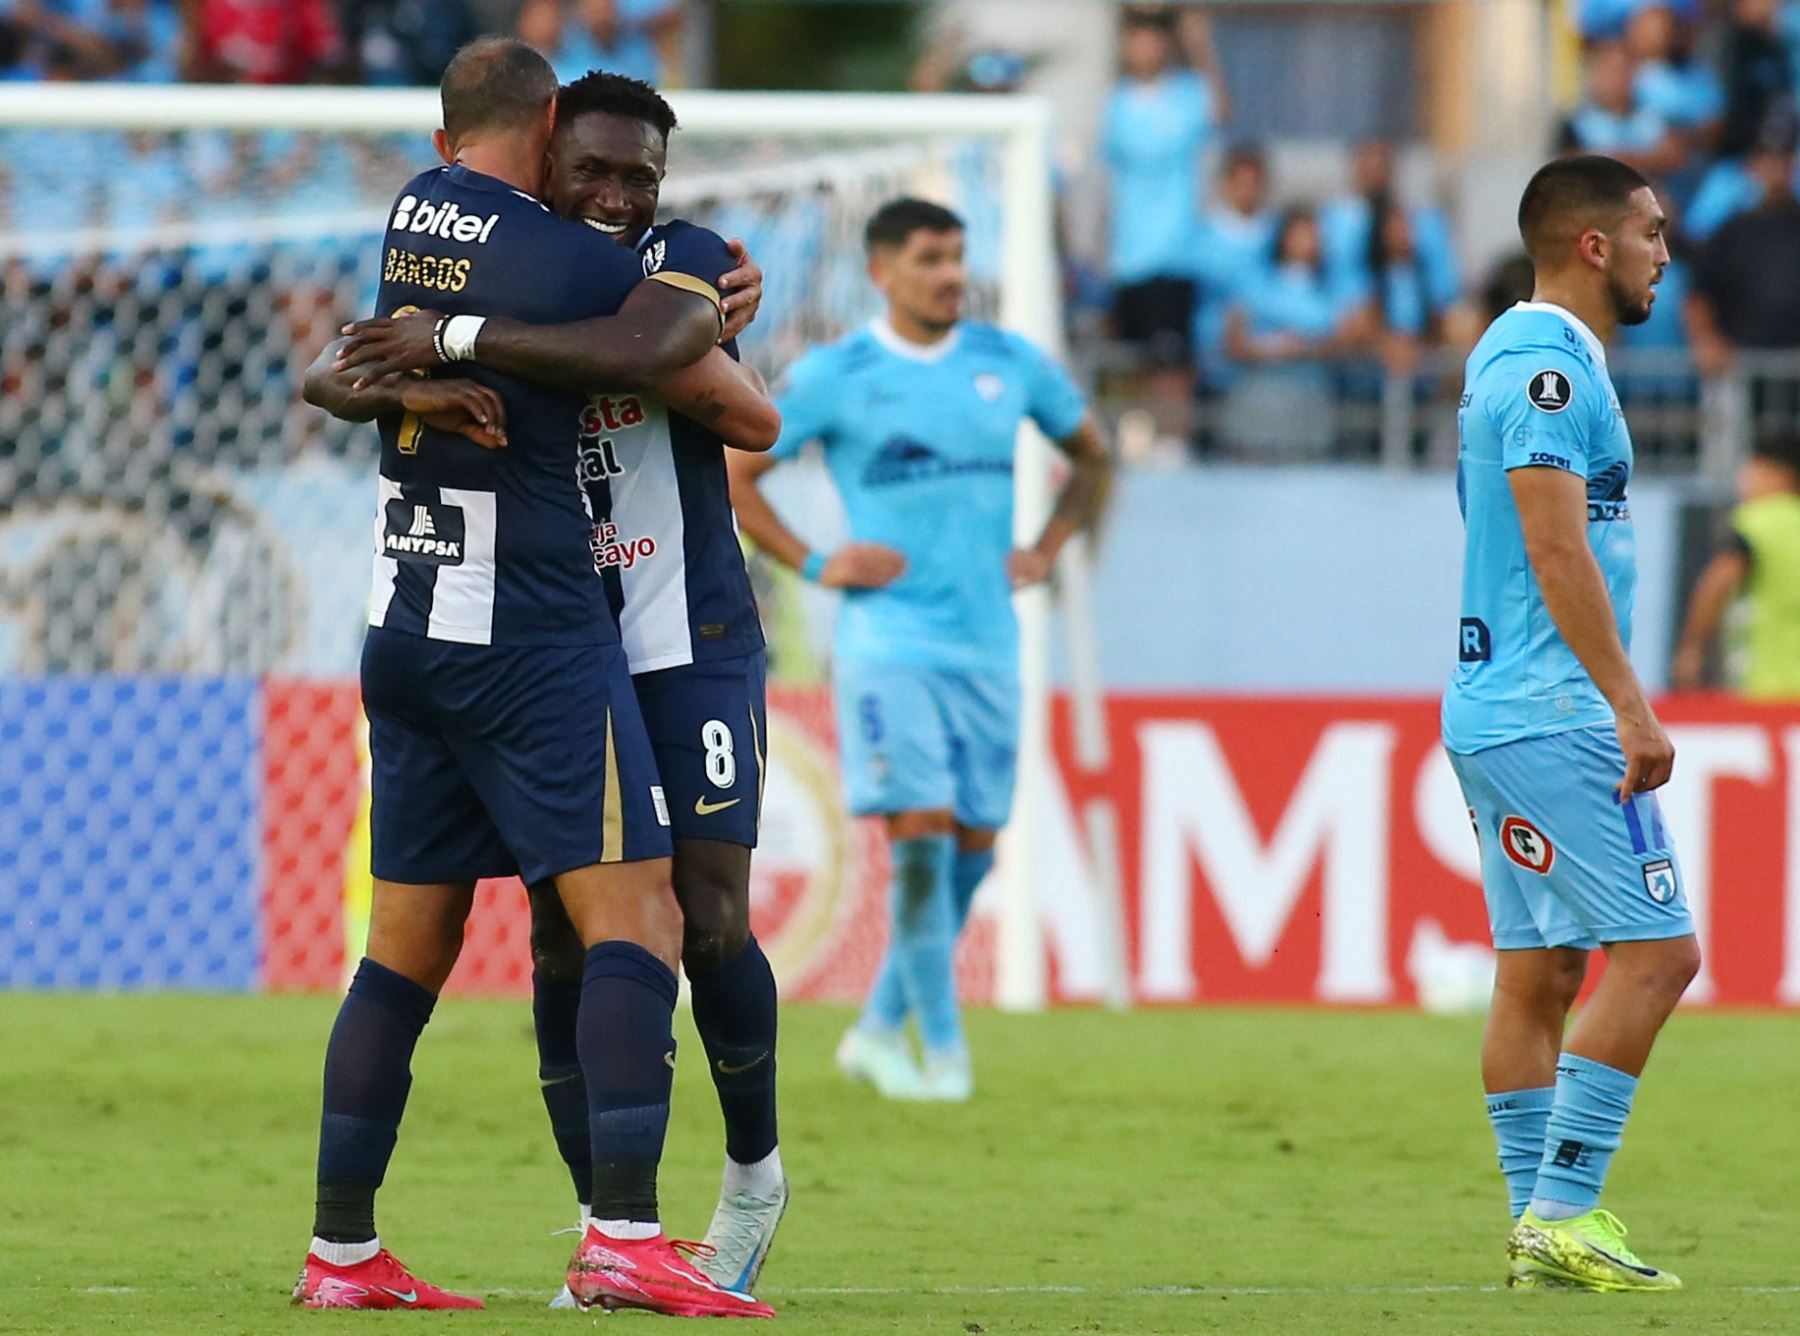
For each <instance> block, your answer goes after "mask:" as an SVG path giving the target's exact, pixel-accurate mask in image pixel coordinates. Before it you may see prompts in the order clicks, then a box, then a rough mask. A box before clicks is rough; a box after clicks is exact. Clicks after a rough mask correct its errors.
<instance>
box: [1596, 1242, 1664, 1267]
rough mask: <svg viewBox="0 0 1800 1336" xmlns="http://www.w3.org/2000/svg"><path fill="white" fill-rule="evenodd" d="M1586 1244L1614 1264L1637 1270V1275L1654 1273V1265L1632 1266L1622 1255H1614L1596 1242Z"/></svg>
mask: <svg viewBox="0 0 1800 1336" xmlns="http://www.w3.org/2000/svg"><path fill="white" fill-rule="evenodd" d="M1582 1242H1583V1243H1587V1240H1586V1239H1583V1240H1582ZM1587 1246H1588V1247H1590V1248H1592V1249H1593V1250H1594V1251H1595V1252H1597V1253H1599V1254H1600V1255H1601V1256H1602V1257H1604V1258H1605V1259H1606V1260H1607V1261H1609V1262H1611V1263H1612V1264H1613V1265H1614V1266H1622V1267H1624V1268H1625V1269H1626V1270H1627V1271H1635V1272H1637V1273H1638V1275H1640V1276H1654V1275H1655V1274H1656V1268H1655V1267H1651V1266H1633V1265H1632V1264H1631V1263H1630V1262H1627V1261H1626V1260H1625V1259H1624V1258H1623V1257H1614V1256H1613V1255H1612V1254H1611V1253H1609V1252H1607V1251H1606V1249H1604V1248H1602V1247H1601V1246H1600V1245H1599V1244H1597V1243H1588V1245H1587Z"/></svg>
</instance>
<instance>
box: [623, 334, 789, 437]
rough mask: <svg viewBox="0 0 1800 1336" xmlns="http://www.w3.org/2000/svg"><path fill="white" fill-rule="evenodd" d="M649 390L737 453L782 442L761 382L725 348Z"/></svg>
mask: <svg viewBox="0 0 1800 1336" xmlns="http://www.w3.org/2000/svg"><path fill="white" fill-rule="evenodd" d="M650 390H651V393H653V394H654V395H655V396H656V397H657V398H658V399H661V400H662V401H663V403H665V404H667V405H668V406H669V407H670V408H672V409H674V410H675V411H676V412H677V413H680V414H681V415H682V416H683V417H686V418H690V419H692V420H693V421H695V422H697V423H699V424H700V425H701V426H703V427H705V428H706V429H707V430H708V431H710V432H712V433H714V434H715V435H717V436H718V437H719V439H721V440H722V441H724V442H725V444H727V445H729V446H732V447H734V448H735V449H738V450H753V451H762V450H768V449H771V448H773V446H774V444H775V442H776V441H777V440H779V439H780V438H781V413H780V410H778V409H777V408H776V407H775V401H774V400H773V399H772V398H770V397H769V390H768V386H767V385H765V384H764V383H763V378H762V377H761V376H759V375H757V374H756V372H755V371H753V370H751V369H750V368H749V367H747V366H744V365H742V364H741V363H739V362H737V361H735V360H734V359H733V358H732V357H731V355H730V354H729V353H727V352H726V351H725V350H724V349H723V348H714V349H713V350H712V351H711V352H709V353H708V354H707V355H706V356H705V357H702V358H701V359H700V360H699V361H698V362H695V363H694V364H693V365H692V366H687V367H683V368H681V370H679V371H677V372H675V373H674V374H673V375H671V376H664V377H663V378H662V379H661V380H659V381H657V382H656V383H655V384H654V385H652V386H651V387H650Z"/></svg>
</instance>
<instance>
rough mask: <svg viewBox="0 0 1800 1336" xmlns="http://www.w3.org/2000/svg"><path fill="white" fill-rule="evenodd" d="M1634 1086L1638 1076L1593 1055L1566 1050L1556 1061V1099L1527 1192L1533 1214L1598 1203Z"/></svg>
mask: <svg viewBox="0 0 1800 1336" xmlns="http://www.w3.org/2000/svg"><path fill="white" fill-rule="evenodd" d="M1637 1085H1638V1083H1637V1077H1635V1076H1627V1075H1626V1074H1625V1073H1624V1072H1622V1071H1620V1070H1618V1068H1616V1067H1608V1066H1607V1065H1606V1064H1605V1063H1603V1062H1595V1061H1593V1060H1592V1059H1591V1058H1583V1057H1577V1056H1576V1055H1575V1054H1573V1053H1565V1054H1563V1055H1562V1057H1561V1058H1560V1059H1558V1060H1557V1064H1556V1100H1555V1102H1554V1103H1553V1104H1552V1105H1551V1106H1550V1121H1549V1125H1548V1126H1547V1127H1546V1128H1545V1129H1544V1157H1543V1160H1542V1162H1541V1163H1540V1164H1539V1165H1538V1176H1537V1186H1536V1187H1535V1188H1534V1189H1533V1191H1532V1194H1531V1209H1532V1211H1533V1212H1534V1213H1535V1214H1537V1215H1538V1216H1540V1217H1542V1218H1543V1219H1545V1220H1568V1219H1570V1218H1572V1217H1574V1216H1577V1215H1583V1214H1585V1213H1586V1212H1588V1211H1591V1210H1593V1209H1594V1207H1595V1206H1596V1205H1597V1204H1598V1203H1599V1201H1600V1189H1601V1187H1602V1185H1604V1184H1605V1182H1606V1170H1607V1167H1608V1166H1609V1165H1610V1164H1611V1163H1612V1157H1613V1152H1614V1151H1616V1150H1618V1148H1619V1138H1620V1137H1621V1135H1623V1133H1624V1131H1625V1120H1626V1118H1628V1117H1630V1116H1631V1097H1632V1096H1633V1095H1634V1094H1636V1093H1637Z"/></svg>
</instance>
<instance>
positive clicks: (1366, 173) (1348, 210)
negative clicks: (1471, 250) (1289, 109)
mask: <svg viewBox="0 0 1800 1336" xmlns="http://www.w3.org/2000/svg"><path fill="white" fill-rule="evenodd" d="M1350 180H1351V193H1350V194H1349V195H1346V196H1343V197H1341V198H1339V199H1335V200H1333V201H1331V202H1330V203H1329V204H1327V205H1326V206H1325V207H1324V208H1323V209H1322V210H1321V211H1320V213H1319V231H1320V237H1321V240H1322V242H1323V245H1324V248H1325V268H1326V272H1327V273H1328V275H1329V276H1330V278H1331V282H1332V284H1333V285H1334V286H1335V287H1336V288H1337V289H1338V291H1339V292H1340V293H1341V294H1343V295H1344V296H1345V297H1346V298H1347V299H1350V300H1357V301H1360V300H1364V299H1366V297H1367V294H1368V293H1369V291H1370V289H1371V287H1372V286H1373V284H1374V282H1375V279H1376V274H1377V272H1378V269H1379V266H1378V265H1377V264H1376V262H1375V258H1374V257H1376V256H1378V255H1380V254H1381V240H1380V238H1379V236H1378V235H1377V230H1378V229H1377V227H1376V219H1377V218H1378V217H1379V215H1380V214H1381V212H1382V211H1383V210H1384V209H1385V208H1386V207H1387V206H1388V204H1389V203H1390V202H1391V201H1394V200H1396V199H1397V196H1398V192H1397V190H1396V186H1395V180H1394V148H1393V145H1392V144H1390V143H1388V142H1387V141H1386V140H1381V139H1371V140H1366V141H1364V142H1363V143H1361V144H1358V145H1357V146H1356V152H1355V155H1354V156H1353V157H1352V159H1351V166H1350ZM1406 225H1407V233H1408V238H1407V250H1408V252H1409V253H1410V254H1411V255H1412V256H1413V257H1414V259H1415V260H1416V262H1417V271H1418V276H1419V282H1420V285H1421V299H1422V300H1423V301H1424V302H1425V303H1426V305H1427V307H1428V309H1429V311H1430V314H1431V316H1432V317H1433V318H1435V317H1437V316H1441V315H1442V314H1443V313H1444V312H1445V311H1446V310H1448V309H1449V308H1450V306H1451V305H1452V304H1453V303H1454V302H1455V301H1456V299H1457V298H1458V297H1459V296H1461V295H1462V267H1461V266H1460V265H1459V264H1458V263H1457V258H1456V244H1455V241H1454V240H1453V239H1452V236H1451V232H1450V222H1449V220H1448V219H1447V218H1445V217H1444V212H1443V210H1442V209H1439V208H1437V207H1436V206H1435V205H1424V206H1421V207H1419V208H1414V209H1409V210H1406Z"/></svg>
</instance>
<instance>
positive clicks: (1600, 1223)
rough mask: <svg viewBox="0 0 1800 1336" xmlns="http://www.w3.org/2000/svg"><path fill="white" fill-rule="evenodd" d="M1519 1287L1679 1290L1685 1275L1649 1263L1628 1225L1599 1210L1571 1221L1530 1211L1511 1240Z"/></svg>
mask: <svg viewBox="0 0 1800 1336" xmlns="http://www.w3.org/2000/svg"><path fill="white" fill-rule="evenodd" d="M1506 1255H1507V1257H1508V1258H1510V1259H1511V1261H1512V1275H1511V1277H1510V1278H1509V1280H1508V1281H1507V1284H1508V1285H1510V1286H1512V1287H1513V1288H1514V1289H1569V1288H1575V1289H1583V1290H1598V1291H1601V1292H1602V1293H1608V1292H1613V1291H1623V1290H1678V1289H1680V1288H1681V1277H1679V1276H1677V1275H1674V1274H1673V1273H1671V1272H1668V1271H1659V1270H1657V1269H1656V1268H1655V1267H1653V1266H1647V1265H1645V1263H1644V1260H1643V1259H1642V1258H1641V1257H1639V1256H1638V1255H1637V1254H1636V1253H1634V1252H1632V1251H1631V1249H1630V1248H1629V1247H1627V1246H1626V1243H1625V1226H1624V1225H1622V1224H1620V1223H1619V1217H1618V1216H1616V1215H1614V1214H1613V1213H1612V1212H1611V1211H1603V1210H1599V1209H1595V1210H1592V1211H1589V1212H1587V1213H1586V1214H1585V1215H1578V1216H1575V1217H1574V1218H1573V1219H1569V1220H1544V1219H1541V1218H1539V1217H1538V1215H1537V1214H1536V1213H1535V1212H1533V1211H1530V1210H1527V1211H1526V1212H1525V1214H1524V1215H1523V1216H1521V1217H1520V1218H1519V1223H1518V1224H1516V1225H1514V1226H1513V1232H1512V1235H1511V1237H1509V1238H1508V1239H1507V1240H1506Z"/></svg>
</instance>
